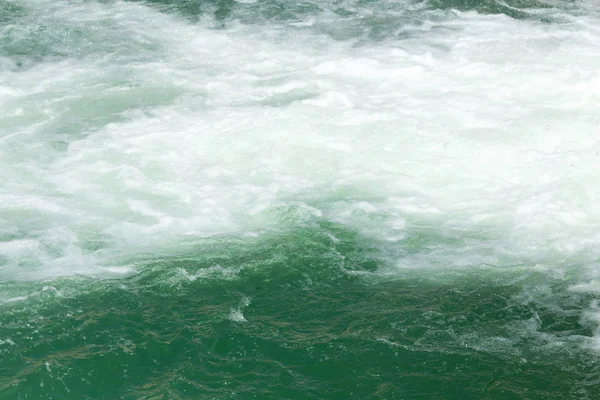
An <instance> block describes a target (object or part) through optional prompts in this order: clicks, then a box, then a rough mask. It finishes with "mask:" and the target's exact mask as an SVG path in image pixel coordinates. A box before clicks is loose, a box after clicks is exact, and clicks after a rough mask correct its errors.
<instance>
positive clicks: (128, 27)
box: [0, 0, 600, 279]
mask: <svg viewBox="0 0 600 400" xmlns="http://www.w3.org/2000/svg"><path fill="white" fill-rule="evenodd" d="M49 6H50V8H49V9H48V7H49ZM28 7H29V8H30V9H31V10H33V11H31V12H32V13H34V14H35V15H37V16H39V17H40V18H42V19H41V22H43V23H45V24H47V25H48V26H57V27H58V28H56V29H59V30H60V32H59V33H61V34H62V33H64V32H67V31H68V29H66V28H65V27H69V26H70V24H84V23H85V24H84V25H85V26H88V27H90V29H89V32H87V33H86V34H89V36H88V39H89V40H90V43H92V45H90V46H91V47H88V46H87V45H85V44H82V45H80V47H77V48H76V49H75V50H73V49H69V48H68V47H67V48H65V51H67V53H68V56H66V57H58V56H55V57H48V58H47V59H45V60H43V61H41V62H37V63H35V64H32V65H30V66H29V67H28V68H27V69H24V70H21V71H19V72H15V71H13V70H12V69H9V68H4V67H3V68H4V69H3V70H2V71H1V72H0V88H2V89H1V90H2V93H4V94H6V95H3V96H2V98H1V99H2V100H0V110H1V113H0V115H2V116H3V117H1V118H2V119H1V120H0V129H1V131H0V143H1V144H2V146H1V147H0V159H1V160H2V161H1V163H2V164H1V168H0V179H1V182H2V184H1V186H0V222H1V225H0V235H2V237H10V239H7V240H4V239H3V241H2V242H1V243H0V257H1V258H0V262H3V263H4V265H3V266H2V268H3V269H2V272H0V274H2V277H4V278H6V277H10V278H15V279H16V278H23V279H42V278H46V277H52V276H58V275H65V274H73V273H85V274H103V273H115V274H123V273H130V272H132V271H133V270H132V267H131V266H130V265H129V261H128V260H129V259H131V258H132V257H135V256H138V255H143V254H156V253H160V254H169V253H177V251H178V249H180V248H181V246H182V244H181V243H189V241H190V238H202V237H207V236H211V235H215V234H226V233H230V232H235V233H247V234H250V235H258V234H259V232H261V231H262V230H264V229H269V228H273V227H278V228H279V227H281V226H282V224H284V225H285V223H288V225H289V226H294V224H296V225H297V224H299V223H305V222H307V221H311V220H314V219H319V218H325V219H328V220H332V221H337V222H339V223H342V224H344V225H346V226H351V227H353V228H355V229H357V230H358V231H359V232H360V233H361V234H363V235H364V236H366V237H369V238H371V239H373V240H374V241H375V242H381V243H382V245H381V246H382V248H388V247H389V249H391V250H389V253H386V254H390V258H391V261H390V264H394V263H395V264H396V265H395V266H393V267H392V269H391V270H387V271H385V273H392V272H393V270H394V269H397V268H398V267H402V268H424V267H431V268H444V267H448V266H455V267H465V266H466V267H469V266H474V265H481V264H482V263H488V264H493V265H503V264H511V265H512V264H515V263H522V264H527V263H529V264H530V265H543V266H545V267H546V268H550V269H552V268H557V269H560V268H564V267H565V266H567V265H571V264H589V265H592V264H591V263H592V262H594V261H595V260H597V259H598V257H600V250H599V249H600V246H598V244H599V242H600V236H599V234H598V233H597V231H598V229H597V228H598V226H599V225H600V202H598V201H597V200H598V198H600V184H599V183H598V182H600V176H599V174H600V172H599V171H600V170H599V169H598V168H597V164H598V161H599V160H600V156H599V154H600V140H599V139H598V132H599V130H600V119H599V118H598V117H597V116H596V115H597V110H598V109H599V106H600V98H599V97H598V94H597V93H600V90H599V89H600V72H599V71H600V69H599V67H600V48H599V47H598V46H597V43H598V42H599V40H600V30H599V29H598V28H597V26H599V25H598V22H600V19H599V17H598V14H597V13H592V12H590V13H588V15H587V16H586V15H585V14H574V16H570V17H569V18H568V21H567V23H540V22H537V21H534V20H513V19H511V18H509V17H507V16H504V15H482V14H477V13H475V12H468V13H459V12H448V13H446V14H444V17H443V18H438V17H436V18H437V19H434V18H432V20H431V21H427V22H426V23H425V24H424V25H422V26H420V27H419V28H418V34H415V33H414V32H413V34H411V35H412V36H411V35H409V36H408V37H407V38H406V39H402V40H400V39H398V38H396V37H394V35H390V36H389V37H388V38H387V39H386V40H382V41H373V42H370V43H367V44H364V43H363V45H362V46H353V45H354V44H357V43H359V42H357V40H350V41H339V40H336V39H335V38H336V35H335V34H331V35H326V34H324V33H323V32H326V31H323V30H321V28H322V27H323V23H322V21H326V20H327V18H334V17H333V16H331V15H328V16H311V17H309V18H308V19H310V18H313V19H314V18H317V21H316V22H315V23H314V24H313V22H310V23H306V24H302V23H301V22H303V21H297V22H298V24H296V23H295V24H293V25H285V24H280V25H277V23H275V22H273V23H267V24H262V25H260V24H257V25H242V24H236V23H233V22H232V23H230V24H228V26H227V27H226V28H224V29H219V30H215V29H212V24H213V22H212V21H208V22H207V21H201V22H200V23H198V24H190V23H189V22H188V21H187V20H185V19H183V18H179V17H177V16H173V15H169V14H165V13H160V12H159V11H157V10H155V9H152V8H151V7H148V6H144V5H142V4H132V3H125V2H116V3H110V4H102V3H94V2H85V3H76V4H75V3H73V4H69V5H66V3H63V2H49V1H42V0H38V1H36V2H32V3H31V4H30V5H29V6H28ZM44 10H47V11H44ZM436 15H437V14H436ZM319 18H320V19H319ZM307 21H308V20H307ZM307 21H304V22H307ZM311 21H312V20H311ZM86 24H87V25H86ZM78 26H79V25H78ZM411 26H412V25H410V24H408V25H406V28H402V29H409V28H410V27H411ZM410 29H413V28H410ZM414 29H417V28H414ZM415 32H417V31H415ZM57 37H58V38H59V37H60V35H58V36H57ZM117 39H118V40H117ZM57 40H58V39H57ZM64 45H65V46H66V45H68V43H66V42H65V43H64ZM57 46H58V45H57ZM69 51H71V53H69ZM2 65H4V63H3V64H2ZM7 65H8V64H7ZM75 88H76V89H75ZM82 104H83V105H85V106H83V105H82ZM73 121H79V122H77V123H78V124H79V125H77V127H76V128H72V125H73V123H74V122H73ZM69 129H74V131H73V132H70V131H69ZM56 138H58V139H56ZM55 139H56V140H55ZM57 142H61V143H57ZM340 193H342V194H340ZM292 209H293V210H294V211H293V212H292V211H289V210H292ZM419 229H423V230H427V229H429V230H430V231H434V232H436V233H437V234H439V236H440V238H450V239H459V242H458V244H457V242H456V240H454V241H452V240H450V241H449V243H447V242H445V241H444V240H440V241H438V242H435V241H433V242H432V243H430V244H428V245H427V246H425V247H423V249H422V251H421V252H419V253H417V254H414V255H410V256H406V257H404V258H401V259H397V256H398V254H397V253H396V252H394V250H393V249H394V248H395V246H396V247H397V246H398V245H401V244H402V243H403V241H404V240H406V239H407V238H409V237H410V236H411V235H412V234H414V231H415V230H419ZM465 237H468V238H470V239H469V240H465V241H464V242H460V240H462V239H463V238H465ZM450 242H451V243H450ZM386 246H387V247H386ZM532 268H533V267H532ZM590 268H592V269H593V268H596V267H590ZM190 276H192V275H190Z"/></svg>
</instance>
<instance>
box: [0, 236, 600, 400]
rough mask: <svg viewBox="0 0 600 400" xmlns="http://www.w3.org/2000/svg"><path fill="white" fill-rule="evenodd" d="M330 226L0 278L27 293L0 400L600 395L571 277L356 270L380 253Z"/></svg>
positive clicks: (520, 271)
mask: <svg viewBox="0 0 600 400" xmlns="http://www.w3.org/2000/svg"><path fill="white" fill-rule="evenodd" d="M328 229H329V230H321V229H318V230H316V229H302V230H297V231H292V232H289V233H287V234H285V235H278V236H277V237H274V238H271V239H270V240H264V241H263V240H261V241H256V242H251V243H248V242H245V241H240V240H235V239H227V238H222V239H217V240H214V242H213V243H211V245H210V246H209V247H208V249H205V251H203V252H202V254H194V253H191V254H189V255H186V256H185V257H182V258H175V257H174V258H172V259H157V260H152V261H148V262H147V263H146V265H145V266H144V272H143V273H141V274H139V275H136V276H133V277H131V278H127V279H119V280H105V281H101V282H97V281H94V280H92V279H88V278H84V277H81V278H71V279H66V280H61V279H59V280H55V281H52V282H51V283H49V282H42V283H35V284H28V285H27V287H26V288H25V287H23V288H21V287H18V286H17V287H15V286H14V285H10V284H6V283H5V284H3V289H4V290H12V291H15V293H13V295H15V294H17V293H16V292H18V291H19V290H27V291H33V293H34V294H33V295H30V298H29V299H27V300H26V301H21V302H15V303H14V304H5V305H4V306H3V313H2V317H1V319H0V323H1V326H2V335H3V337H7V336H8V337H10V338H12V343H10V344H6V343H3V347H4V349H3V353H2V357H3V365H2V370H1V373H2V396H3V398H7V399H8V398H19V399H21V398H23V399H25V398H107V399H108V398H131V399H134V398H147V399H155V398H156V399H162V398H169V399H178V398H182V399H184V398H227V399H228V398H231V399H235V398H300V399H303V398H307V399H312V398H314V399H320V398H331V399H346V398H360V399H363V398H390V399H391V398H398V399H400V398H452V399H464V398H474V399H475V398H492V399H513V398H515V399H516V398H528V399H545V398H556V399H560V398H581V399H583V398H589V399H592V398H594V397H595V396H596V395H597V394H598V393H599V392H598V387H597V385H598V374H599V373H600V367H599V365H598V362H597V360H596V359H595V358H594V357H591V356H590V354H589V353H588V352H587V351H586V350H585V349H580V348H578V346H579V345H580V344H581V342H583V341H584V338H585V337H586V336H590V335H591V334H592V326H590V325H587V326H586V324H581V321H580V318H579V315H580V312H581V310H582V308H584V307H586V306H587V305H588V304H589V301H590V300H591V298H590V297H589V296H585V295H582V296H576V297H573V296H571V295H569V294H567V293H565V288H566V287H567V286H568V285H569V281H568V279H565V278H562V279H553V280H548V278H547V277H545V276H544V275H543V274H539V273H527V272H525V270H526V268H524V267H520V268H515V270H514V271H508V272H507V271H502V272H498V271H490V270H486V269H485V268H483V269H481V270H479V271H475V272H473V271H472V272H470V273H468V274H459V273H456V274H454V275H452V274H451V276H450V277H448V276H447V277H446V278H445V279H443V280H441V279H439V277H436V276H434V275H435V274H432V273H420V272H413V273H407V274H406V276H405V277H402V278H395V279H382V278H377V277H369V276H368V275H361V274H357V272H364V273H367V272H368V271H373V270H375V269H377V267H378V262H377V261H376V259H374V258H373V257H372V256H370V254H369V253H370V252H369V249H368V248H365V246H364V245H362V244H361V240H360V238H359V237H357V236H356V235H353V234H352V233H350V232H345V231H340V230H339V229H335V227H329V228H328ZM326 233H335V234H336V235H337V236H336V237H338V238H339V241H338V242H336V243H333V242H332V240H331V239H330V237H329V236H327V235H326ZM207 253H208V254H209V255H207ZM540 282H543V283H540ZM49 285H52V286H49ZM550 298H551V299H553V300H552V303H551V304H550V305H549V304H545V301H547V300H548V299H550Z"/></svg>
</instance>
